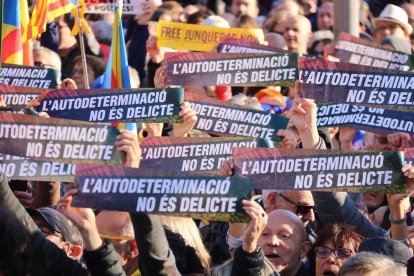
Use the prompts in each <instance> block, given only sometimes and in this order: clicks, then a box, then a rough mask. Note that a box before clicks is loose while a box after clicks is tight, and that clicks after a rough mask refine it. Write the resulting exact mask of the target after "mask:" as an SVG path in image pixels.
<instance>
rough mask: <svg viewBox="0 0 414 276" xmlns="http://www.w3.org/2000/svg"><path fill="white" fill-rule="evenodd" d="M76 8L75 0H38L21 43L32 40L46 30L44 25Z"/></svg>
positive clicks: (76, 2)
mask: <svg viewBox="0 0 414 276" xmlns="http://www.w3.org/2000/svg"><path fill="white" fill-rule="evenodd" d="M77 6H78V1H77V0H39V1H38V2H37V4H36V6H35V8H34V9H33V13H32V18H31V19H30V24H29V26H28V28H27V32H25V34H24V36H23V40H22V41H23V42H25V41H27V40H32V39H34V38H35V37H36V36H38V35H39V34H41V33H43V32H44V31H45V30H46V23H48V22H50V21H52V20H53V19H55V18H56V17H59V16H61V15H64V14H65V13H69V12H71V11H72V10H73V9H74V8H76V7H77Z"/></svg>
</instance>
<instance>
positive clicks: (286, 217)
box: [267, 210, 306, 242]
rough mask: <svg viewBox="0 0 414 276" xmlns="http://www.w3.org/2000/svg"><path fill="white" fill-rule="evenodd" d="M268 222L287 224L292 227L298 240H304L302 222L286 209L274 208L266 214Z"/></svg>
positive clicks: (304, 234)
mask: <svg viewBox="0 0 414 276" xmlns="http://www.w3.org/2000/svg"><path fill="white" fill-rule="evenodd" d="M267 223H268V224H270V223H273V224H277V223H280V224H283V223H286V224H289V225H291V226H292V227H293V229H294V232H295V233H296V234H297V237H298V238H299V239H300V240H299V242H304V241H306V231H305V226H304V224H303V222H302V221H301V220H300V219H299V218H298V216H297V215H295V214H294V213H292V212H290V211H288V210H274V211H272V212H270V213H269V214H268V222H267Z"/></svg>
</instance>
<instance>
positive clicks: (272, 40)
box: [265, 33, 287, 50]
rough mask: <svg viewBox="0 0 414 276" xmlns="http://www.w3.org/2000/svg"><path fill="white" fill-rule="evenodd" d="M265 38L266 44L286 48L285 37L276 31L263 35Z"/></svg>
mask: <svg viewBox="0 0 414 276" xmlns="http://www.w3.org/2000/svg"><path fill="white" fill-rule="evenodd" d="M265 40H266V41H267V45H268V46H270V47H275V48H278V49H282V50H287V45H286V41H285V39H284V38H283V36H282V35H280V34H278V33H267V34H266V35H265Z"/></svg>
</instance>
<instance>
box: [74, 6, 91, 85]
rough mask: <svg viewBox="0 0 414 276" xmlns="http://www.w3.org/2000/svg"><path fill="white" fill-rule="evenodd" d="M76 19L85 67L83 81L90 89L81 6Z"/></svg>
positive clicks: (77, 10)
mask: <svg viewBox="0 0 414 276" xmlns="http://www.w3.org/2000/svg"><path fill="white" fill-rule="evenodd" d="M76 17H77V18H78V20H77V21H78V24H79V26H78V28H79V32H78V35H79V44H80V45H79V47H80V50H81V57H82V67H83V80H84V81H85V88H86V89H89V78H88V65H87V64H86V54H85V43H84V41H83V31H82V22H81V19H80V16H79V6H77V7H76Z"/></svg>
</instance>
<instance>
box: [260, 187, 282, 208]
mask: <svg viewBox="0 0 414 276" xmlns="http://www.w3.org/2000/svg"><path fill="white" fill-rule="evenodd" d="M281 192H282V191H281V190H267V189H263V190H262V196H263V207H265V208H267V207H269V195H270V194H272V193H276V194H280V193H281Z"/></svg>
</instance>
